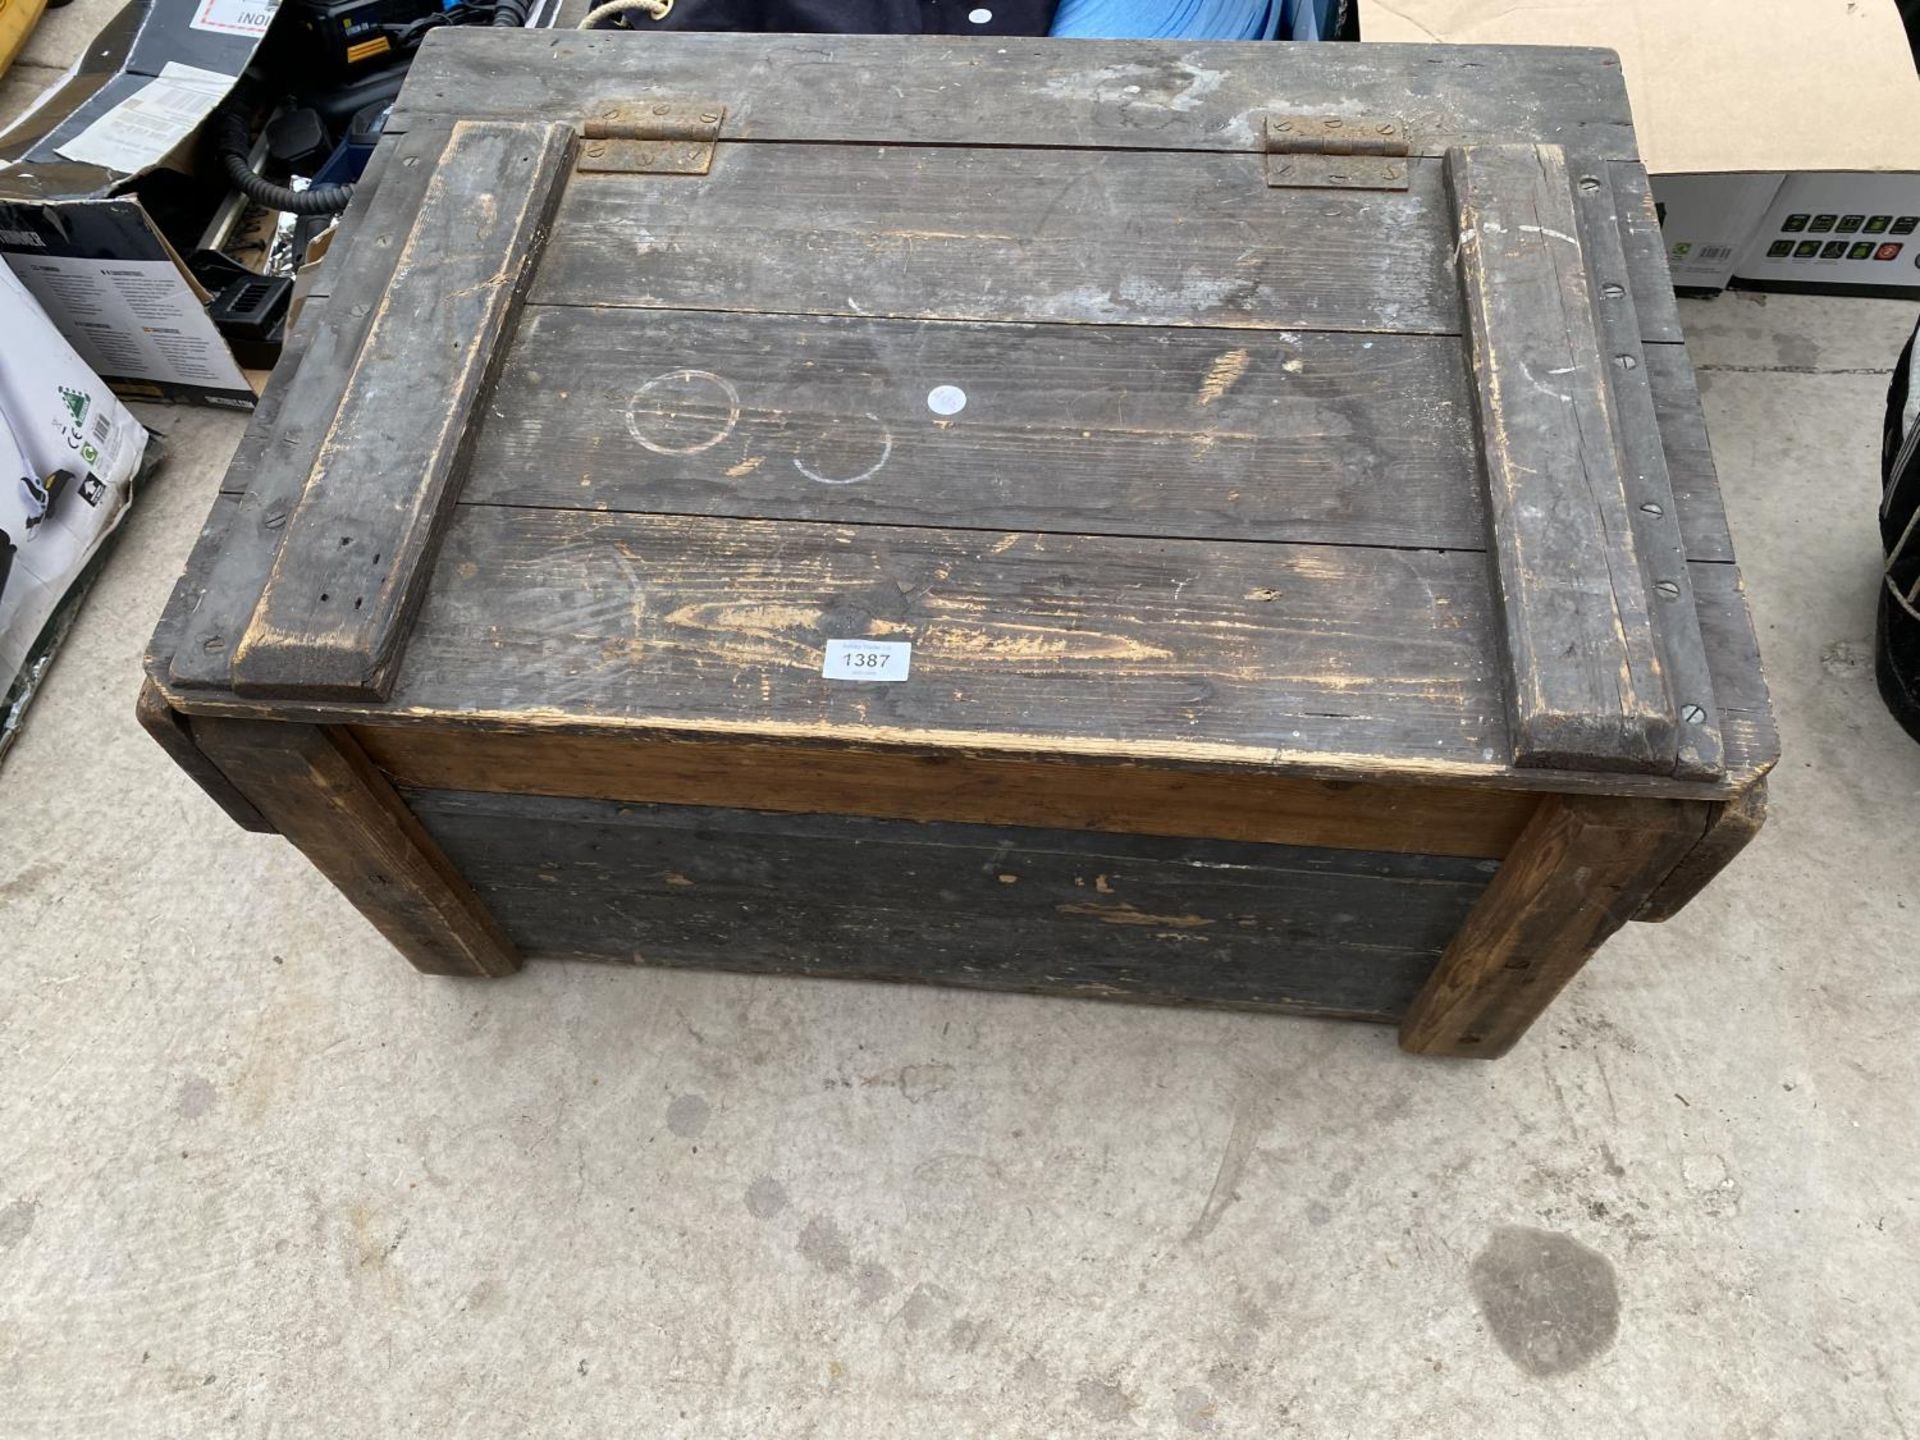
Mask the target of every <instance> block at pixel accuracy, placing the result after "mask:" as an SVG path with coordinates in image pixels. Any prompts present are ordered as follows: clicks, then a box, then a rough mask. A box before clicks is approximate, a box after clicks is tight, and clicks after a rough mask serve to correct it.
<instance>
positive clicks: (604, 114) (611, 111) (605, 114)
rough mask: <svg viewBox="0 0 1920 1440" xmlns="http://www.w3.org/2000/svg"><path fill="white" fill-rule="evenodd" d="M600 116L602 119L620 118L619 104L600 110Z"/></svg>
mask: <svg viewBox="0 0 1920 1440" xmlns="http://www.w3.org/2000/svg"><path fill="white" fill-rule="evenodd" d="M600 118H601V119H602V120H618V119H619V118H620V107H619V106H618V105H609V106H607V108H606V109H604V110H602V111H601V112H600Z"/></svg>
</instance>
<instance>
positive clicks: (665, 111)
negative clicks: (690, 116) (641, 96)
mask: <svg viewBox="0 0 1920 1440" xmlns="http://www.w3.org/2000/svg"><path fill="white" fill-rule="evenodd" d="M653 113H654V114H656V115H671V114H672V113H673V107H672V106H671V105H656V106H654V107H653Z"/></svg>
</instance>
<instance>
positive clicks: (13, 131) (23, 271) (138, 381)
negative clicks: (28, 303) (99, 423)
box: [0, 0, 278, 408]
mask: <svg viewBox="0 0 1920 1440" xmlns="http://www.w3.org/2000/svg"><path fill="white" fill-rule="evenodd" d="M277 4H278V0H131V3H130V4H128V5H127V7H126V8H125V9H123V10H122V11H121V12H120V13H119V14H118V15H116V16H115V17H114V18H113V19H112V20H111V21H109V22H108V24H107V26H106V28H105V29H104V30H103V31H101V33H100V35H99V36H98V38H96V39H95V41H94V43H93V44H92V45H91V46H89V47H88V50H87V53H86V55H85V56H83V57H82V59H81V60H80V61H79V62H78V63H77V64H76V65H75V66H74V67H73V69H72V70H70V71H69V72H68V73H67V74H66V76H65V77H64V78H63V79H62V80H61V81H60V82H59V83H58V84H57V85H55V86H54V87H53V88H52V89H51V90H49V91H48V92H47V93H46V94H45V95H43V96H42V97H41V98H40V100H39V101H38V103H36V104H35V105H34V107H33V108H32V109H31V110H29V111H28V112H27V113H26V114H25V115H23V116H21V117H20V118H19V119H18V120H17V121H15V122H14V124H13V125H12V126H11V127H9V128H8V129H7V131H6V132H5V133H4V134H0V259H4V260H5V262H6V264H7V265H8V266H9V267H11V268H12V270H13V272H14V273H15V274H16V275H18V276H19V277H20V279H21V280H22V281H23V282H24V283H25V284H26V286H27V288H28V289H29V290H31V291H32V292H33V294H34V296H35V297H36V298H37V299H38V300H39V301H40V303H41V304H42V305H43V306H44V307H45V309H46V311H47V314H48V315H49V316H50V317H51V318H52V320H53V322H54V324H55V325H57V326H58V327H59V329H60V333H61V334H62V335H63V336H65V337H66V339H67V341H68V342H69V343H70V344H71V345H72V346H73V347H74V349H75V350H77V351H78V352H79V353H80V356H81V357H82V359H83V360H84V361H85V362H86V363H87V364H88V365H90V366H91V367H92V368H93V369H95V370H96V371H98V372H99V373H100V375H101V376H102V377H103V378H104V379H106V380H107V381H108V382H109V383H110V384H112V385H113V387H114V388H115V390H116V391H118V392H119V393H120V394H122V395H126V396H130V397H135V398H144V399H167V400H186V401H194V402H198V403H203V404H213V405H225V406H230V407H239V408H246V407H250V406H251V405H252V403H253V388H252V386H251V385H250V384H249V383H248V381H247V378H246V376H245V375H243V374H242V372H241V368H240V366H239V364H238V363H237V362H236V361H235V358H234V356H233V354H232V352H231V350H230V349H229V347H228V345H227V343H226V340H225V339H224V337H222V336H221V334H220V331H219V329H218V327H216V326H215V325H214V323H213V321H212V320H211V319H210V318H209V317H208V316H207V313H206V302H207V300H208V298H209V297H208V295H207V292H206V291H205V289H203V288H202V287H201V286H200V285H199V284H198V283H197V282H196V281H195V280H194V278H193V276H192V275H191V274H189V273H188V271H187V268H186V266H185V265H184V264H182V263H181V259H180V256H179V255H178V254H177V253H176V251H175V249H174V247H173V246H172V245H171V244H169V243H168V241H167V238H166V235H165V234H164V233H163V230H162V226H161V224H160V223H159V222H158V220H157V219H156V218H155V214H154V206H153V200H154V197H155V196H161V197H163V198H164V197H165V195H166V192H167V187H168V186H169V185H171V186H173V187H174V188H175V189H176V190H178V189H179V188H180V187H184V186H186V185H188V184H189V183H190V182H188V181H187V180H186V178H185V175H186V172H189V171H190V170H191V168H192V165H191V161H192V150H193V146H194V144H195V142H196V138H197V135H198V132H199V128H200V125H201V123H202V122H203V121H204V120H205V119H206V117H207V116H208V115H209V114H211V113H212V111H213V109H214V108H215V107H216V106H217V105H219V104H220V102H221V101H222V100H224V99H225V98H226V96H227V93H228V91H229V90H230V89H231V88H232V86H233V84H234V81H235V80H236V79H237V78H238V76H239V75H240V73H241V71H242V70H244V69H245V68H246V65H247V63H248V61H249V60H251V59H252V57H253V52H254V50H255V48H256V47H257V46H258V44H259V41H260V37H261V36H262V35H264V34H265V33H266V29H267V25H268V23H269V22H270V21H271V20H272V18H273V14H274V9H275V7H276V5H277Z"/></svg>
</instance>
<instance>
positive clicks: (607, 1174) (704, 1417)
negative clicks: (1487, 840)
mask: <svg viewBox="0 0 1920 1440" xmlns="http://www.w3.org/2000/svg"><path fill="white" fill-rule="evenodd" d="M85 3H90V0H85ZM76 8H78V7H76ZM69 13H70V12H69ZM81 38H82V39H84V33H82V34H81ZM1685 315H1686V320H1687V324H1688V329H1689V337H1690V344H1691V346H1692V350H1693V355H1694V359H1695V362H1696V364H1697V365H1698V366H1699V367H1700V369H1701V372H1702V374H1701V378H1702V383H1703V387H1704V389H1705V394H1706V405H1707V411H1708V417H1709V420H1710V423H1711V427H1712V432H1713V437H1714V443H1715V447H1716V450H1717V452H1718V455H1719V459H1720V465H1721V473H1722V478H1723V481H1724V484H1725V488H1726V494H1727V502H1728V506H1729V508H1730V510H1731V512H1732V518H1733V524H1734V531H1735V535H1736V539H1737V541H1738V543H1739V545H1740V548H1741V554H1742V557H1743V560H1744V562H1745V570H1746V574H1747V581H1748V587H1749V591H1750V594H1751V597H1752V602H1753V607H1754V611H1755V614H1756V619H1757V622H1758V626H1759V631H1760V635H1761V639H1762V646H1763V650H1764V653H1765V656H1766V659H1767V662H1768V668H1769V671H1770V675H1771V678H1772V682H1773V685H1774V693H1775V699H1776V703H1777V705H1778V709H1779V716H1780V722H1781V728H1782V731H1783V734H1784V739H1785V746H1786V758H1785V760H1784V761H1783V762H1782V765H1781V767H1780V769H1779V771H1778V772H1777V774H1776V777H1775V781H1774V787H1773V797H1774V812H1773V818H1772V821H1771V823H1770V825H1769V827H1768V829H1767V830H1766V832H1765V833H1764V834H1763V835H1762V837H1761V839H1760V840H1759V841H1758V842H1757V844H1756V845H1755V846H1754V847H1753V848H1752V849H1750V850H1749V851H1748V852H1747V854H1746V856H1745V857H1743V858H1742V859H1741V860H1740V861H1739V862H1738V863H1737V865H1736V866H1735V868H1734V869H1733V870H1731V871H1730V872H1729V873H1728V874H1727V875H1726V876H1725V877H1724V878H1723V880H1722V882H1721V883H1720V884H1719V885H1718V886H1717V887H1716V888H1715V889H1713V890H1712V891H1710V892H1709V893H1708V894H1707V895H1706V896H1705V897H1704V898H1703V899H1702V900H1701V901H1699V902H1698V903H1696V904H1695V905H1694V906H1693V907H1692V908H1690V909H1689V910H1688V911H1687V912H1686V913H1684V914H1683V915H1682V916H1680V917H1679V918H1678V919H1677V920H1675V921H1673V922H1671V923H1670V924H1668V925H1665V926H1661V927H1640V926H1635V927H1631V928H1630V929H1629V930H1628V932H1627V933H1626V934H1624V935H1623V936H1622V937H1621V938H1620V939H1618V940H1617V941H1616V942H1615V943H1614V944H1613V945H1612V947H1611V948H1610V949H1609V950H1608V951H1607V953H1606V955H1605V956H1604V958H1603V960H1602V961H1601V962H1599V963H1597V964H1596V965H1595V966H1593V967H1592V968H1590V969H1589V971H1588V972H1587V973H1586V974H1585V975H1584V976H1583V977H1582V978H1581V979H1580V980H1579V981H1578V982H1577V983H1576V984H1575V986H1574V987H1573V988H1572V989H1571V990H1570V992H1569V993H1568V994H1567V995H1566V996H1565V997H1564V999H1563V1000H1562V1002H1561V1003H1560V1005H1559V1006H1558V1007H1557V1008H1556V1009H1555V1010H1554V1011H1553V1012H1552V1014H1551V1015H1550V1016H1549V1018H1548V1019H1547V1020H1546V1021H1545V1022H1544V1023H1543V1024H1542V1025H1541V1026H1540V1027H1538V1028H1537V1029H1536V1031H1535V1033H1534V1034H1533V1036H1532V1037H1530V1038H1529V1040H1528V1041H1527V1042H1526V1043H1525V1044H1524V1045H1523V1046H1522V1047H1521V1048H1520V1049H1519V1050H1517V1051H1516V1052H1515V1053H1514V1054H1513V1055H1512V1056H1511V1057H1510V1058H1508V1059H1507V1060H1505V1061H1502V1062H1499V1063H1497V1064H1491V1065H1489V1064H1478V1063H1442V1062H1430V1061H1429V1062H1420V1061H1414V1060H1410V1059H1407V1058H1405V1057H1402V1056H1401V1055H1399V1054H1398V1052H1397V1051H1396V1050H1395V1049H1394V1045H1393V1037H1392V1035H1391V1034H1390V1033H1389V1032H1387V1031H1383V1030H1378V1029H1374V1028H1370V1027H1365V1026H1354V1025H1343V1024H1337V1023H1320V1022H1312V1021H1297V1020H1279V1019H1271V1018H1264V1017H1249V1016H1235V1015H1220V1014H1198V1013H1193V1014H1189V1013H1181V1012H1178V1011H1168V1010H1159V1009H1143V1008H1132V1007H1126V1006H1119V1005H1102V1004H1094V1003H1076V1002H1064V1001H1042V1000H1030V999H1025V998H1017V997H999V996H988V995H978V994H968V993H961V992H947V991H936V990H910V989H898V988H889V987H884V986H872V985H856V984H845V983H833V982H817V983H809V982H799V981H786V982H782V981H774V980H766V979H748V978H740V977H731V976H720V975H698V974H684V973H681V974H675V973H653V972H640V971H616V970H608V969H599V968H594V967H588V966H579V965H536V966H534V967H532V968H531V969H530V970H529V972H528V973H526V974H525V975H523V976H521V977H519V978H517V979H514V980H511V981H505V982H498V983H494V984H488V985H481V984H474V983H460V982H447V981H433V980H427V979H423V978H420V977H418V976H416V975H414V974H413V973H412V972H411V971H410V970H409V969H407V968H406V967H405V965H404V964H403V963H402V962H400V961H399V960H398V959H397V958H396V957H395V956H394V955H393V953H392V952H391V951H390V950H389V949H388V948H387V946H386V945H385V944H384V943H383V942H382V941H381V940H380V939H379V937H378V936H377V935H375V934H374V932H373V931H372V930H371V929H370V928H369V927H368V926H367V925H366V924H365V923H364V922H363V921H361V920H360V918H359V917H358V916H357V915H356V914H355V913H354V912H353V911H352V910H351V909H349V908H348V907H347V906H346V904H345V903H344V902H342V901H341V900H340V899H339V898H338V897H337V896H336V895H335V894H334V893H333V892H332V891H331V890H330V889H328V888H327V887H326V886H325V885H324V884H322V883H321V882H320V881H319V880H318V878H317V877H316V876H315V875H314V874H313V873H312V872H311V871H310V870H309V869H308V867H307V866H306V864H305V863H304V862H303V861H302V860H301V859H300V858H299V857H298V856H296V855H295V854H294V853H293V852H292V851H291V850H290V849H289V848H287V847H286V846H285V845H284V844H283V843H282V842H280V841H278V840H274V839H264V838H259V837H253V836H248V835H244V834H242V833H240V832H239V831H237V830H235V829H234V828H233V827H232V826H230V825H229V824H228V823H227V822H226V821H225V819H224V818H223V817H222V816H221V815H220V814H219V813H218V812H217V811H216V810H215V809H214V807H213V806H212V805H211V804H210V803H208V802H207V801H206V800H205V799H204V798H203V797H202V796H201V795H200V793H199V792H198V791H197V790H196V789H195V788H194V787H193V786H192V785H191V784H190V783H189V782H188V781H187V780H185V779H184V778H183V777H182V776H181V775H180V774H178V773H177V772H176V771H175V770H174V769H173V768H172V767H171V765H170V764H169V763H168V762H167V761H166V759H165V758H164V757H163V756H162V755H161V753H160V751H159V750H158V749H157V748H156V747H155V746H154V745H153V744H152V742H151V741H149V740H148V739H147V738H146V737H145V736H144V735H143V734H142V733H141V732H140V731H139V730H138V728H137V727H136V726H135V724H134V722H133V718H132V701H133V696H134V692H135V689H136V687H137V684H138V679H139V657H140V653H141V650H142V648H143V646H144V645H145V642H146V639H147V636H148V633H149V630H150V629H151V626H152V623H153V620H154V618H155V617H156V615H157V614H158V612H159V609H160V607H161V604H162V603H163V601H164V599H165V597H166V595H167V592H168V589H169V587H170V585H171V583H172V580H173V576H174V574H175V572H176V570H177V569H178V567H179V565H180V563H181V561H182V559H183V557H184V556H185V554H186V552H187V549H188V547H189V545H190V543H191V540H192V538H193V536H194V534H195V532H196V530H197V528H198V525H199V523H200V520H201V517H202V515H203V514H204V512H205V510H206V508H207V505H208V503H209V500H210V498H211V496H212V494H213V492H214V488H215V486H216V483H217V481H218V478H219V476H220V473H221V471H222V469H223V467H224V464H225V460H226V457H227V454H228V453H229V451H230V450H231V448H232V447H233V445H234V443H235V442H236V441H237V439H238V438H239V434H240V429H241V425H240V422H239V421H238V420H236V419H235V418H233V417H229V416H225V415H217V414H210V413H203V412H188V411H164V410H161V411H155V412H152V413H153V414H154V416H155V418H156V420H158V421H159V422H161V423H163V424H164V425H165V426H166V428H168V429H169V430H170V431H171V435H172V440H173V444H174V447H175V450H174V460H173V462H172V463H171V465H170V466H169V468H168V469H167V471H166V472H165V473H164V474H163V475H162V476H161V477H160V478H159V479H158V481H157V482H156V483H155V484H154V485H153V486H152V487H151V488H150V489H149V490H148V492H147V493H146V494H144V495H143V496H142V497H141V498H140V500H139V502H138V504H137V506H136V508H135V511H134V514H133V515H132V517H131V519H130V520H129V522H128V530H127V533H126V534H125V536H124V537H123V541H122V543H121V545H120V548H119V550H118V552H117V553H116V554H115V556H114V558H113V563H112V564H111V566H110V567H109V569H108V571H107V574H106V576H105V578H104V580H103V581H102V583H101V584H100V586H99V587H98V589H97V590H96V591H95V593H94V595H93V597H92V598H91V600H90V602H89V603H88V606H87V608H86V611H85V613H84V614H83V616H82V618H81V620H80V622H79V625H78V626H77V628H76V629H75V631H74V634H73V637H72V640H71V642H70V644H69V647H68V649H67V650H66V652H65V653H64V654H63V656H62V657H61V659H60V662H59V664H58V665H57V666H56V667H55V669H54V672H53V674H52V677H51V679H50V681H49V683H48V685H47V687H46V689H45V690H44V692H43V694H42V696H41V698H40V700H39V702H38V704H37V706H36V708H35V710H34V712H33V713H32V715H31V716H30V718H29V720H28V723H27V726H26V730H25V734H24V736H23V738H22V740H21V742H20V744H19V745H18V747H17V748H16V749H15V751H14V752H13V754H12V755H11V756H10V757H9V758H8V759H7V761H6V762H5V764H4V766H0V954H3V955H4V963H3V964H0V1435H4V1436H6V1437H9V1440H13V1437H51V1436H84V1437H89V1440H94V1437H101V1436H114V1437H127V1440H136V1437H149V1436H178V1437H196V1440H198V1437H209V1436H249V1437H251V1436H262V1437H266V1436H273V1437H278V1436H305V1435H319V1434H324V1435H327V1436H331V1437H353V1436H369V1437H373V1436H379V1437H386V1436H394V1435H403V1434H420V1435H434V1436H450V1437H458V1436H501V1437H523V1436H529V1435H541V1436H547V1435H555V1436H567V1435H578V1436H592V1437H604V1436H614V1435H636V1436H649V1437H652V1436H702V1437H705V1436H754V1437H762V1436H773V1435H778V1436H823V1437H824V1436H862V1437H865V1436H894V1435H951V1434H964V1435H969V1436H1023V1437H1024V1436H1033V1435H1042V1434H1045V1435H1061V1436H1080V1435H1086V1436H1111V1435H1121V1434H1129V1433H1140V1434H1151V1435H1179V1434H1184V1433H1199V1434H1209V1433H1210V1434H1215V1435H1222V1436H1248V1437H1261V1440H1269V1437H1276V1436H1285V1435H1301V1436H1315V1437H1320V1436H1326V1437H1338V1436H1365V1437H1368V1440H1392V1437H1407V1440H1431V1437H1435V1436H1464V1435H1473V1436H1490V1437H1502V1436H1514V1437H1539V1436H1580V1437H1611V1436H1636V1437H1649V1436H1651V1437H1666V1436H1684V1437H1706V1436H1712V1437H1729V1440H1731V1437H1742V1440H1759V1437H1781V1440H1788V1437H1792V1440H1802V1437H1829V1436H1831V1437H1843V1436H1844V1437H1850V1440H1851V1437H1868V1436H1910V1435H1916V1434H1920V1363H1916V1350H1917V1349H1920V1198H1917V1193H1916V1192H1917V1191H1920V1061H1916V1058H1915V1057H1916V1048H1915V1046H1914V1043H1913V1039H1912V1032H1913V1017H1914V1016H1915V1014H1916V1013H1920V1012H1917V1011H1916V1006H1917V1005H1920V979H1916V972H1915V971H1914V970H1912V969H1910V968H1909V964H1910V957H1911V955H1912V952H1913V942H1912V934H1913V931H1912V926H1913V922H1914V918H1915V914H1916V912H1920V884H1917V883H1916V879H1915V867H1914V859H1913V857H1914V850H1913V845H1914V841H1915V836H1916V828H1915V815H1916V812H1917V811H1920V804H1917V801H1920V746H1915V745H1914V744H1913V743H1912V742H1911V741H1909V740H1908V739H1907V738H1906V737H1905V736H1904V735H1903V734H1902V733H1901V732H1900V731H1899V730H1898V729H1897V728H1896V727H1895V725H1894V724H1893V722H1892V721H1891V720H1890V719H1889V718H1888V716H1887V715H1886V713H1885V711H1884V710H1883V709H1882V708H1881V706H1880V703H1879V700H1878V699H1877V697H1876V695H1875V692H1874V687H1873V675H1872V647H1871V627H1872V608H1871V600H1872V594H1873V586H1874V582H1875V575H1876V568H1877V564H1878V559H1877V555H1878V552H1877V549H1876V545H1875V539H1874V530H1873V506H1874V498H1875V487H1876V483H1877V481H1876V475H1877V471H1876V464H1875V462H1876V452H1877V445H1878V434H1879V418H1880V416H1879V412H1880V404H1881V397H1882V394H1883V391H1884V384H1885V382H1884V372H1885V370H1886V369H1887V368H1888V366H1889V365H1890V363H1891V361H1892V358H1893V356H1894V354H1895V353H1896V351H1897V349H1898V346H1899V344H1900V341H1901V339H1902V337H1903V335H1904V333H1905V331H1906V330H1907V329H1908V328H1909V327H1910V326H1911V324H1912V322H1913V319H1914V307H1912V306H1909V305H1904V304H1894V303H1889V302H1874V301H1816V300H1810V299H1801V298H1780V297H1775V298H1772V299H1769V300H1765V301H1762V300H1760V299H1758V298H1754V297H1740V296H1729V297H1724V298H1722V299H1720V300H1718V301H1716V302H1712V303H1689V304H1688V305H1686V307H1685Z"/></svg>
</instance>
